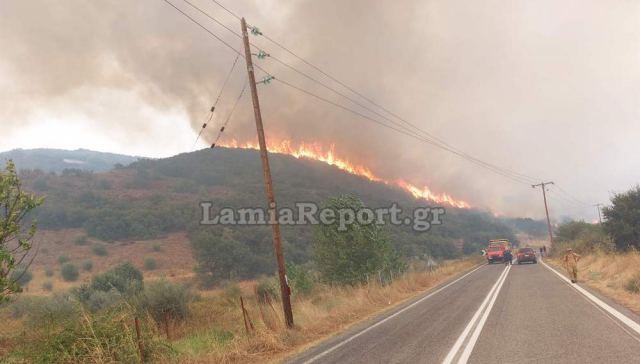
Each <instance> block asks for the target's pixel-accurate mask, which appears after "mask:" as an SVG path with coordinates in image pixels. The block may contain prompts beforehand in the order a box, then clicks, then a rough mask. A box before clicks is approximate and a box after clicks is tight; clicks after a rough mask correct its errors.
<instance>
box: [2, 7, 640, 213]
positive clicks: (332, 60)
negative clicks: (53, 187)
mask: <svg viewBox="0 0 640 364" xmlns="http://www.w3.org/2000/svg"><path fill="white" fill-rule="evenodd" d="M191 1H192V2H193V3H194V4H196V5H197V6H200V7H202V8H203V9H205V10H206V11H207V12H208V13H210V14H211V15H213V16H215V17H216V18H218V19H220V20H222V21H223V22H224V23H225V24H227V25H228V26H229V27H230V28H232V29H238V31H239V22H238V21H237V20H236V19H234V18H232V17H230V16H229V15H228V14H226V13H225V12H224V11H223V10H221V9H220V8H218V7H217V6H216V5H215V4H213V3H212V2H211V1H209V0H191ZM172 2H174V3H175V4H176V5H177V6H179V7H180V8H182V9H184V10H185V11H187V12H189V13H190V14H192V16H193V17H194V18H196V19H197V20H198V21H200V22H202V23H203V24H205V25H206V26H207V27H208V28H209V29H211V31H213V32H215V33H216V34H219V35H220V36H221V37H223V39H224V40H225V41H227V42H228V43H229V44H231V45H233V46H235V47H236V49H238V50H240V49H241V43H240V40H239V39H238V38H236V37H235V36H234V35H232V34H230V33H229V32H227V31H226V30H224V29H223V28H221V27H220V26H218V25H217V24H215V23H213V22H211V21H209V20H207V19H206V18H205V17H203V16H201V15H199V14H198V13H197V12H195V11H193V9H191V8H190V7H189V6H188V5H187V4H186V3H184V2H182V0H172ZM224 4H225V5H227V6H228V7H229V8H230V9H233V10H234V11H236V12H237V13H239V14H242V15H243V16H245V17H246V18H247V19H248V21H249V22H250V23H251V24H253V25H256V26H259V27H260V29H261V30H262V31H263V32H265V33H266V34H268V35H269V36H270V37H272V38H274V39H278V40H280V41H281V42H282V43H283V44H285V45H286V46H287V47H289V48H290V49H293V50H295V51H296V52H297V53H299V54H300V55H302V56H303V57H305V58H306V59H309V60H311V61H312V62H313V63H314V64H317V65H319V66H320V67H322V68H323V69H325V70H326V71H328V72H329V73H331V74H333V75H335V76H336V77H337V78H339V79H340V80H343V81H344V82H346V83H347V84H349V85H351V86H353V87H354V88H355V89H357V90H361V91H362V92H363V93H364V94H366V95H367V96H369V97H370V98H372V99H374V100H377V101H379V102H380V103H381V104H383V105H385V106H387V107H388V108H391V109H392V110H393V111H394V112H397V113H398V114H400V115H402V116H403V117H405V118H406V119H407V120H411V121H412V122H414V123H416V124H418V125H419V126H421V127H422V128H424V129H427V130H429V131H431V132H432V133H433V134H435V135H437V136H439V137H441V138H443V139H445V140H447V141H448V142H450V143H451V144H452V145H454V146H457V147H459V148H460V149H463V150H464V151H465V152H467V153H469V154H471V155H474V156H476V157H478V158H480V159H483V160H487V161H491V162H492V163H494V164H497V165H500V166H503V167H505V168H509V169H512V170H516V171H519V172H522V173H526V174H528V175H531V176H535V177H536V178H540V179H544V180H549V179H551V180H554V181H555V182H556V183H558V184H559V185H561V186H562V187H563V188H564V189H565V190H567V191H569V192H570V193H571V194H572V195H574V196H575V197H577V198H579V199H580V200H583V201H584V202H586V203H587V204H588V203H596V202H603V201H605V202H606V201H607V199H608V194H609V192H610V191H619V190H623V189H625V188H627V187H629V186H631V185H632V184H634V183H636V181H638V178H640V172H639V171H638V170H637V169H635V170H633V169H629V168H628V167H627V166H628V165H637V162H639V161H640V157H638V153H637V150H636V148H635V145H636V140H635V139H636V136H637V135H638V132H639V131H640V124H639V123H637V121H636V120H637V117H638V109H637V104H638V101H640V100H638V95H640V92H639V91H640V83H639V82H638V81H639V78H640V66H639V65H640V63H639V62H638V61H639V59H638V58H639V54H638V53H637V41H638V38H639V36H640V30H638V28H637V26H636V17H635V15H636V14H638V10H640V4H637V3H634V2H624V3H618V4H616V6H611V5H610V4H609V5H607V4H605V3H603V2H599V1H595V0H593V1H580V2H578V1H569V2H564V3H561V4H560V3H557V2H553V1H537V2H529V1H498V0H494V1H489V2H482V3H472V4H470V3H468V2H462V1H446V2H445V1H414V0H412V1H409V0H406V1H399V2H389V1H371V0H353V1H339V0H330V1H311V0H305V1H296V2H286V1H275V0H246V1H235V2H232V1H224ZM0 13H2V14H3V22H2V23H1V24H0V44H2V49H3V51H2V54H1V55H0V123H2V124H1V125H2V135H1V136H0V138H11V137H12V135H13V134H15V133H16V132H17V131H18V130H21V129H24V128H25V127H33V126H34V125H36V126H37V125H38V123H40V122H42V119H43V118H47V117H49V118H50V117H54V118H57V119H61V120H65V119H71V118H74V117H75V118H77V117H81V118H82V120H83V122H84V123H86V125H85V126H86V127H87V128H89V129H90V130H92V131H94V132H95V133H99V134H102V135H105V136H107V137H108V138H111V139H113V140H127V141H128V143H135V144H137V145H139V146H140V147H141V148H157V147H158V145H159V144H160V145H162V144H164V143H166V140H169V139H171V138H172V136H173V133H174V132H175V131H174V129H172V128H166V124H167V123H163V124H162V125H163V126H165V129H166V130H165V131H164V132H162V131H159V130H158V125H159V124H158V120H157V119H158V118H159V115H165V117H170V118H172V120H173V121H172V122H173V123H174V125H175V128H176V130H177V129H179V127H180V125H178V124H179V123H190V125H191V128H192V129H193V137H194V138H195V134H196V133H197V132H198V130H199V129H200V127H201V124H202V122H203V120H204V119H205V117H206V116H207V111H208V109H209V108H210V107H211V105H212V103H213V100H214V99H215V98H216V96H217V94H218V92H219V91H220V87H221V85H222V82H223V80H224V78H225V77H226V76H227V73H228V72H229V70H230V68H231V65H232V63H233V60H234V57H235V54H234V53H233V52H232V51H231V50H229V49H228V48H226V47H225V46H224V45H222V44H221V43H220V42H218V41H217V40H215V39H213V38H212V37H211V36H210V35H209V34H207V33H206V32H204V31H203V30H202V29H200V28H198V27H197V26H196V25H194V24H192V23H191V22H190V21H189V20H188V19H186V18H184V17H183V16H182V15H180V14H179V13H178V12H176V11H175V9H173V8H171V7H170V6H168V5H167V4H166V3H165V2H164V1H161V0H147V1H135V2H133V1H127V2H125V1H117V0H102V1H81V0H68V1H65V2H64V3H63V4H61V3H60V2H58V1H53V0H39V1H29V2H26V1H19V0H7V1H3V2H1V3H0ZM252 41H253V42H255V43H256V44H258V45H260V46H262V47H264V49H265V50H267V51H268V52H269V53H272V54H273V55H275V56H277V57H278V58H280V59H282V60H284V61H285V62H287V63H290V64H292V65H294V66H296V67H298V68H300V69H303V70H304V71H305V72H307V73H308V74H310V75H313V76H314V77H317V78H321V79H322V80H323V82H326V83H327V84H330V85H331V86H332V87H335V88H337V89H339V90H340V91H341V92H343V93H348V91H347V90H344V89H343V88H340V86H338V85H336V84H334V83H331V81H330V80H327V79H326V78H322V76H321V75H320V74H318V73H317V72H315V71H314V70H313V69H311V68H309V67H307V66H305V65H304V64H302V63H300V62H299V61H298V60H297V59H295V58H293V57H291V56H290V55H289V54H287V53H286V52H283V51H282V50H280V49H279V48H277V47H275V46H274V45H273V44H271V43H269V42H266V41H265V40H264V39H262V38H260V37H253V38H252ZM257 63H258V64H259V65H260V66H261V67H263V68H264V69H267V70H268V71H269V72H270V73H272V74H273V75H274V76H275V77H276V78H277V79H282V80H285V81H287V82H291V83H292V84H295V85H298V86H300V87H304V88H305V89H308V90H310V91H312V92H314V93H317V94H319V95H322V96H323V97H326V98H328V99H330V100H332V101H335V102H339V103H341V104H343V105H345V106H348V107H351V108H353V109H355V110H358V111H359V112H363V113H365V114H368V115H371V114H369V112H368V111H366V110H363V109H361V108H360V107H359V106H357V105H354V104H352V103H350V102H349V101H346V100H344V99H342V98H340V97H337V96H336V95H335V94H332V93H331V92H329V91H327V90H326V89H324V88H323V87H321V86H318V85H316V84H314V83H312V82H310V81H309V80H308V79H306V78H305V77H303V76H301V75H299V74H296V73H294V72H292V71H291V70H289V69H287V68H286V67H283V66H282V65H280V64H278V63H277V62H275V61H274V60H270V59H268V58H267V59H265V60H258V61H257ZM262 76H263V75H262V74H260V73H259V77H262ZM244 82H246V81H245V72H244V62H243V60H242V59H240V60H239V61H238V64H237V65H236V69H235V71H234V72H233V74H232V76H231V79H230V82H229V84H228V86H227V87H226V89H225V90H224V93H223V95H222V98H221V101H220V104H219V106H218V107H217V109H216V113H215V118H214V124H215V127H212V128H209V130H207V132H206V133H204V138H203V139H204V140H205V141H206V142H209V143H210V142H211V141H212V140H213V139H214V138H215V135H216V133H215V130H216V128H217V127H218V126H219V125H220V124H221V123H222V122H223V120H224V119H225V118H226V116H227V115H228V113H229V111H230V108H231V105H232V104H233V102H234V100H235V98H236V97H237V96H238V93H239V91H240V89H241V87H242V85H243V83H244ZM259 92H260V97H261V105H262V108H263V116H264V120H265V126H266V128H267V134H268V137H269V138H271V139H273V140H275V139H283V138H287V139H292V140H293V141H299V142H313V141H319V142H321V143H323V144H335V147H336V151H337V152H338V153H339V154H340V155H341V156H344V157H346V158H349V159H351V160H353V161H354V162H357V163H360V164H364V165H367V166H369V168H370V169H372V170H373V171H375V172H376V173H377V174H379V175H382V176H383V177H385V178H388V179H393V178H404V179H407V180H410V181H411V182H412V183H414V184H418V185H428V186H429V187H430V188H431V189H432V190H434V191H435V192H447V193H449V194H451V195H452V196H454V197H456V198H459V199H463V200H466V201H469V202H470V203H471V204H472V205H474V206H478V207H480V208H489V209H491V210H492V211H494V212H497V213H501V214H512V215H531V216H534V217H539V216H541V214H542V213H543V209H542V206H541V203H542V202H541V196H540V192H539V191H534V190H532V189H531V187H529V186H527V185H526V184H519V183H515V182H513V181H510V180H508V179H505V178H504V177H501V176H498V175H496V174H494V173H492V172H490V171H487V170H486V169H483V168H480V167H478V166H476V165H473V164H470V163H469V162H466V161H463V160H461V159H460V158H458V157H456V156H453V155H451V154H448V153H446V152H443V151H441V150H439V149H438V148H435V147H433V146H430V145H428V144H425V143H423V142H420V141H417V140H414V139H412V138H409V137H407V136H403V135H400V134H398V133H395V132H393V131H391V130H388V129H385V128H383V127H380V126H378V125H376V124H374V123H372V122H371V121H367V120H364V119H362V118H360V117H358V116H355V115H353V114H349V113H347V112H345V111H344V110H340V109H337V108H335V107H332V106H329V105H327V104H325V103H322V102H321V101H318V100H316V99H314V98H311V97H309V96H307V95H304V94H301V93H299V92H297V91H294V90H291V89H289V88H287V87H285V86H283V85H282V84H281V83H279V82H277V81H276V82H274V83H271V84H268V85H260V86H259ZM350 95H351V94H350ZM247 96H248V95H245V97H244V98H243V99H242V100H241V103H240V105H239V107H238V109H237V111H236V113H235V114H234V117H233V119H232V121H231V124H230V126H229V127H228V128H227V131H226V132H225V135H224V138H236V139H239V140H252V139H253V138H254V135H255V130H254V126H253V119H252V109H251V105H250V101H249V99H248V97H247ZM354 97H355V96H354ZM360 101H361V102H362V100H360ZM149 110H153V112H151V111H149ZM372 116H375V115H372ZM159 133H164V134H163V135H164V138H165V139H162V140H158V139H156V138H155V137H150V136H154V135H160V134H159ZM78 138H82V135H78V136H74V138H72V139H78ZM7 140H8V139H7ZM1 141H2V140H0V142H1ZM69 147H73V145H70V146H69ZM190 148H191V145H190V144H187V145H185V146H184V151H189V150H190ZM115 151H116V152H117V151H118V150H115ZM634 162H635V163H636V164H634ZM551 189H553V187H551ZM551 196H552V200H551V201H550V205H551V210H552V213H553V214H554V215H555V216H558V217H559V216H561V215H571V216H576V217H583V218H587V219H589V220H591V219H592V218H594V217H595V216H596V215H595V214H596V212H595V210H594V209H593V208H591V207H590V206H587V205H580V204H577V203H570V202H567V201H566V200H567V199H570V198H567V196H563V195H562V194H558V193H557V191H552V193H551ZM553 198H557V201H556V200H554V199H553Z"/></svg>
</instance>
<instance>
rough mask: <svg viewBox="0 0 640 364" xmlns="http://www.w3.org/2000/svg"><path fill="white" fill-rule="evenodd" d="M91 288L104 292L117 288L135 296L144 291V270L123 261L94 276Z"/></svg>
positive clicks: (123, 292) (125, 293)
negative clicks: (141, 270)
mask: <svg viewBox="0 0 640 364" xmlns="http://www.w3.org/2000/svg"><path fill="white" fill-rule="evenodd" d="M89 288H90V289H92V290H97V291H102V292H108V291H110V290H112V289H115V290H117V291H118V292H120V293H122V294H124V295H128V296H133V295H135V294H137V293H139V292H140V291H142V288H143V276H142V272H140V270H138V269H137V268H136V267H134V266H133V265H132V264H131V263H129V262H127V263H122V264H120V265H117V266H115V267H114V268H112V269H110V270H108V271H106V272H104V273H102V274H99V275H97V276H95V277H93V279H92V280H91V284H90V286H89Z"/></svg>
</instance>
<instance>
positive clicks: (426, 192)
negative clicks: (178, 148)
mask: <svg viewBox="0 0 640 364" xmlns="http://www.w3.org/2000/svg"><path fill="white" fill-rule="evenodd" d="M219 145H220V146H221V147H226V148H239V149H256V150H258V149H260V147H259V145H258V143H257V142H238V141H237V140H235V139H233V140H231V141H229V142H222V143H219ZM267 149H268V150H269V152H271V153H279V154H286V155H290V156H293V157H295V158H308V159H312V160H316V161H319V162H323V163H326V164H329V165H332V166H335V167H337V168H339V169H341V170H343V171H346V172H348V173H351V174H353V175H356V176H361V177H364V178H367V179H368V180H370V181H375V182H382V183H384V184H387V185H393V186H397V187H399V188H401V189H403V190H405V191H407V192H408V193H410V194H412V195H413V196H414V197H415V198H418V199H424V200H427V201H431V202H436V203H439V204H447V205H450V206H453V207H458V208H470V207H471V205H470V204H469V203H468V202H466V201H462V200H458V199H455V198H453V197H452V196H451V195H449V194H447V193H444V192H441V193H436V192H433V191H431V189H430V188H429V187H427V186H423V187H418V186H417V185H414V184H411V183H409V182H407V181H405V180H403V179H396V180H389V179H384V178H382V177H379V176H378V175H376V174H375V173H374V172H372V171H371V170H370V169H369V168H367V167H365V166H363V165H359V164H355V163H352V162H350V161H348V160H347V159H346V158H343V157H339V156H337V155H336V153H335V145H333V144H332V145H330V146H329V147H324V146H323V145H321V144H320V143H299V144H294V143H292V142H291V140H286V139H285V140H282V141H280V142H275V143H274V142H269V143H268V146H267Z"/></svg>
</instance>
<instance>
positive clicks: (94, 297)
mask: <svg viewBox="0 0 640 364" xmlns="http://www.w3.org/2000/svg"><path fill="white" fill-rule="evenodd" d="M123 298H124V297H123V296H122V294H121V293H120V292H118V290H116V289H112V290H110V291H107V292H104V291H97V290H91V291H89V293H88V296H87V298H86V299H85V301H84V302H83V303H84V304H85V305H86V306H87V308H88V309H89V310H90V311H91V312H97V311H99V310H105V309H108V308H112V307H115V306H117V305H119V304H121V303H122V302H123Z"/></svg>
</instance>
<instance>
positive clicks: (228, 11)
mask: <svg viewBox="0 0 640 364" xmlns="http://www.w3.org/2000/svg"><path fill="white" fill-rule="evenodd" d="M184 1H186V2H188V1H187V0H184ZM212 2H214V3H215V4H217V5H218V6H219V7H221V8H222V9H223V10H225V11H226V12H227V13H229V14H230V15H232V16H233V17H235V18H236V19H240V16H239V15H237V14H235V13H234V12H232V11H231V10H229V9H228V8H226V7H225V6H223V5H222V4H220V2H218V1H216V0H212ZM214 20H215V19H214ZM215 21H216V22H218V23H219V24H221V25H222V23H221V22H219V21H218V20H215ZM223 26H224V25H223ZM225 28H226V26H225ZM227 29H228V28H227ZM230 31H231V32H232V33H234V34H236V33H235V32H234V31H233V30H230ZM236 35H237V34H236ZM261 36H262V37H264V38H265V39H267V40H268V41H270V42H271V43H273V44H275V45H276V46H278V47H280V48H281V49H283V50H285V51H286V52H287V53H289V54H291V55H292V56H294V57H295V58H297V59H298V60H300V61H301V62H303V63H304V64H306V65H308V66H309V67H311V68H313V69H315V70H316V71H318V72H320V73H321V74H322V75H324V76H325V77H327V78H329V79H330V80H332V81H334V82H336V83H337V84H339V85H340V86H342V87H344V88H345V89H347V90H349V91H351V92H352V93H353V94H355V95H357V96H359V97H360V98H362V99H363V100H365V101H367V102H368V103H370V104H371V105H374V106H376V107H377V108H379V109H380V110H382V111H384V112H386V113H387V114H389V115H391V116H393V117H395V118H396V119H398V120H400V121H402V122H404V123H405V124H407V125H409V126H410V127H412V128H413V129H415V130H416V131H418V132H420V133H424V134H425V135H426V137H428V138H431V139H434V140H435V141H436V142H439V143H441V144H442V146H445V147H447V148H448V151H451V150H456V151H457V152H458V153H456V154H457V155H458V156H460V157H463V158H465V159H467V158H468V159H473V160H475V161H477V162H480V163H482V164H486V165H490V163H487V162H484V161H482V160H480V159H478V158H475V157H473V156H471V155H468V154H467V153H465V152H463V151H460V150H459V149H457V148H455V147H453V146H451V145H450V144H448V143H447V142H445V141H444V140H442V139H440V138H438V137H436V136H435V135H433V134H431V133H429V132H428V131H426V130H424V129H422V128H420V127H418V126H417V125H415V124H413V123H411V122H410V121H408V120H406V119H404V118H402V117H400V116H399V115H397V114H396V113H394V112H392V111H390V110H389V109H387V108H385V107H384V106H382V105H380V104H379V103H377V102H375V101H373V100H372V99H371V98H369V97H367V96H365V95H364V94H362V93H361V92H358V91H356V90H355V89H354V88H353V87H351V86H349V85H347V84H346V83H344V82H342V81H340V80H338V79H337V78H336V77H334V76H332V75H330V74H329V73H327V72H326V71H324V70H322V69H321V68H320V67H318V66H316V65H315V64H313V63H311V62H309V61H307V60H306V59H304V58H303V57H301V56H299V55H298V54H296V53H295V52H293V51H292V50H290V49H289V48H287V47H285V46H284V45H282V44H281V43H280V42H278V41H276V40H274V39H272V38H271V37H269V36H268V35H266V34H261ZM271 58H273V59H274V60H276V61H277V62H279V63H281V64H282V65H284V66H286V67H288V68H290V69H292V70H293V71H295V72H297V73H299V74H301V75H303V76H304V77H306V78H309V79H311V80H312V81H314V82H316V83H318V84H320V85H322V86H324V87H325V88H327V89H330V90H331V91H333V92H335V93H337V94H338V95H340V96H342V97H345V98H347V99H349V100H350V101H351V102H353V103H355V104H357V105H359V106H360V107H363V108H365V109H366V110H368V111H369V112H372V113H374V114H376V115H378V116H380V117H382V118H384V119H386V120H387V121H390V120H389V118H388V117H386V116H383V115H381V114H380V113H378V112H375V111H373V110H371V109H369V108H367V107H366V106H364V105H362V104H361V103H359V102H357V101H355V100H353V99H352V98H349V97H348V96H346V95H344V94H342V93H340V92H338V91H336V90H334V89H332V88H330V87H329V86H327V85H325V84H324V83H322V82H320V81H318V80H316V79H314V78H313V77H311V76H309V75H307V74H306V73H304V72H302V71H300V70H298V69H296V68H294V67H293V66H291V65H289V64H287V63H286V62H283V61H281V60H280V59H278V58H276V57H274V56H271ZM443 149H444V148H443ZM493 167H494V168H497V169H501V170H502V171H504V172H505V173H508V174H512V175H516V176H519V177H522V178H523V179H525V180H528V182H529V183H532V182H534V181H536V180H537V178H534V177H531V176H528V175H525V174H522V173H518V172H515V171H512V170H509V169H506V168H501V167H498V166H495V165H493Z"/></svg>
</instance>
